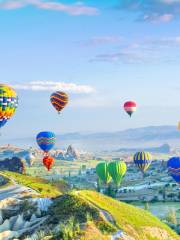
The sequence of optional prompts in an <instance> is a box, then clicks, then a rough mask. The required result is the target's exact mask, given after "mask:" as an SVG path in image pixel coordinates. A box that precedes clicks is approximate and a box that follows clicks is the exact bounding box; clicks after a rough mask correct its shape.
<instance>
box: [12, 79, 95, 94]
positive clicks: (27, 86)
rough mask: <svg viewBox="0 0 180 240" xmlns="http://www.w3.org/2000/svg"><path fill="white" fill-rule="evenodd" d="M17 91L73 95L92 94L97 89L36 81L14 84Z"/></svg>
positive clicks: (71, 84)
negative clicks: (68, 93)
mask: <svg viewBox="0 0 180 240" xmlns="http://www.w3.org/2000/svg"><path fill="white" fill-rule="evenodd" d="M12 86H13V87H14V88H15V89H19V90H31V91H57V90H59V91H67V92H72V93H85V94H88V93H92V92H95V89H94V88H93V87H91V86H89V85H78V84H75V83H64V82H53V81H36V82H29V83H22V84H14V85H13V84H12Z"/></svg>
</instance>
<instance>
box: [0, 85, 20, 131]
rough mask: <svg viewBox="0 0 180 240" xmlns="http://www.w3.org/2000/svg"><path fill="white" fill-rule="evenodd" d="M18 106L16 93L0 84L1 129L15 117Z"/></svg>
mask: <svg viewBox="0 0 180 240" xmlns="http://www.w3.org/2000/svg"><path fill="white" fill-rule="evenodd" d="M17 106H18V97H17V94H16V92H15V91H14V90H13V89H12V88H11V87H9V86H7V85H4V84H0V128H1V127H3V126H4V125H5V124H6V122H7V121H8V120H9V119H10V118H11V117H12V116H13V115H14V113H15V111H16V108H17Z"/></svg>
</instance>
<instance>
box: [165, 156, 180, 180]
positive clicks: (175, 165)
mask: <svg viewBox="0 0 180 240" xmlns="http://www.w3.org/2000/svg"><path fill="white" fill-rule="evenodd" d="M167 167H168V171H169V173H170V175H171V176H172V178H173V179H174V180H175V181H176V182H177V183H179V184H180V157H173V158H170V159H169V161H168V163H167Z"/></svg>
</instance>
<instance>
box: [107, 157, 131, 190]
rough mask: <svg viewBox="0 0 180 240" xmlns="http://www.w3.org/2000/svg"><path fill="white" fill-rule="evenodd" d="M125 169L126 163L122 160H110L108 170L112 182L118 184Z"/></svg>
mask: <svg viewBox="0 0 180 240" xmlns="http://www.w3.org/2000/svg"><path fill="white" fill-rule="evenodd" d="M126 170H127V167H126V163H125V162H123V161H115V162H110V163H109V164H108V171H109V174H110V176H111V177H112V179H113V181H114V183H115V184H116V185H117V186H119V185H120V183H121V181H122V178H123V176H124V175H125V173H126Z"/></svg>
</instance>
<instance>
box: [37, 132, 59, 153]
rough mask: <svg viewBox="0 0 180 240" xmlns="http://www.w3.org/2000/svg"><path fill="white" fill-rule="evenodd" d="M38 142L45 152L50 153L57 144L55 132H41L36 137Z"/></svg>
mask: <svg viewBox="0 0 180 240" xmlns="http://www.w3.org/2000/svg"><path fill="white" fill-rule="evenodd" d="M36 141H37V144H38V145H39V147H40V148H41V149H42V150H43V151H44V152H45V153H48V152H49V151H50V150H51V149H52V148H53V147H54V145H55V142H56V137H55V134H54V133H53V132H40V133H39V134H38V135H37V137H36Z"/></svg>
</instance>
